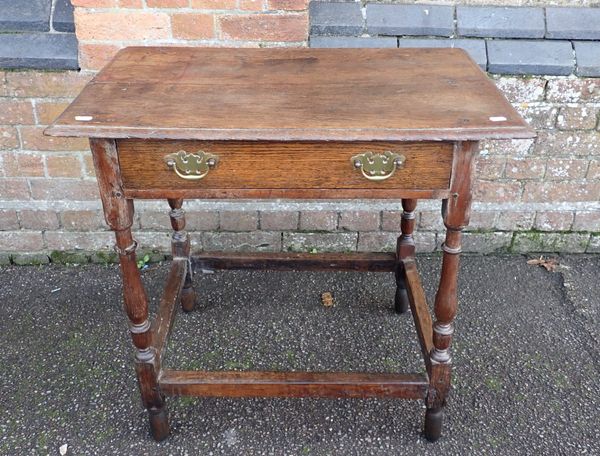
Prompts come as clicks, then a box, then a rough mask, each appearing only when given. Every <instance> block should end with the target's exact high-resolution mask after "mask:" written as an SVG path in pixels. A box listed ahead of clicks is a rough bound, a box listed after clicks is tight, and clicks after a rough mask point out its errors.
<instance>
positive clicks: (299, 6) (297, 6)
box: [269, 0, 308, 11]
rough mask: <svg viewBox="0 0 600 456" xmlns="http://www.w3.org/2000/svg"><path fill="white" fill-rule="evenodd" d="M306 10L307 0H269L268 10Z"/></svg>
mask: <svg viewBox="0 0 600 456" xmlns="http://www.w3.org/2000/svg"><path fill="white" fill-rule="evenodd" d="M307 8H308V0H269V9H270V10H283V11H303V10H305V9H307Z"/></svg>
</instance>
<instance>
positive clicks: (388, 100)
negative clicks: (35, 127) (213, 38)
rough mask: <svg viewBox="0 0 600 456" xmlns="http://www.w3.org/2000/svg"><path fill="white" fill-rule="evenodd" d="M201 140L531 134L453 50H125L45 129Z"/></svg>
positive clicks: (464, 56) (61, 132)
mask: <svg viewBox="0 0 600 456" xmlns="http://www.w3.org/2000/svg"><path fill="white" fill-rule="evenodd" d="M46 133H47V134H50V135H55V136H88V137H107V138H156V139H202V140H229V139H237V140H275V141H277V140H284V141H287V140H298V141H311V140H317V141H330V140H343V141H344V140H347V141H357V140H381V141H388V140H478V139H485V138H529V137H533V136H535V134H534V132H533V130H531V129H530V128H529V127H528V126H527V125H526V124H525V122H524V121H523V119H521V117H520V116H519V114H518V113H517V112H516V111H515V110H514V109H513V107H512V106H511V105H510V104H509V103H508V101H507V100H506V99H505V98H504V96H503V95H502V93H501V92H500V91H499V90H498V89H497V88H496V87H495V85H494V84H493V82H492V81H490V80H489V79H488V77H487V76H486V74H485V73H484V72H482V71H481V70H480V69H479V67H478V66H477V65H476V64H475V63H474V62H473V61H472V60H471V59H470V57H469V56H468V55H467V54H466V53H465V52H464V51H462V50H460V49H299V48H295V49H282V48H280V49H223V48H221V49H207V48H197V47H193V48H192V47H180V48H178V47H166V48H165V47H142V48H140V47H130V48H126V49H124V50H122V51H121V52H119V53H118V54H117V56H116V57H115V59H114V60H113V61H112V62H111V63H110V64H108V65H107V67H106V68H105V69H104V70H103V71H102V72H100V74H98V75H97V76H96V78H94V80H93V81H91V82H90V83H89V84H88V85H87V86H86V87H85V88H84V90H83V92H82V93H81V95H80V96H79V97H78V98H77V99H76V100H75V101H74V102H73V104H71V106H70V107H69V108H68V109H67V110H66V111H65V112H64V113H63V114H62V115H61V116H60V117H59V118H58V120H57V121H56V122H55V123H54V124H53V125H52V126H50V127H49V128H48V129H47V130H46Z"/></svg>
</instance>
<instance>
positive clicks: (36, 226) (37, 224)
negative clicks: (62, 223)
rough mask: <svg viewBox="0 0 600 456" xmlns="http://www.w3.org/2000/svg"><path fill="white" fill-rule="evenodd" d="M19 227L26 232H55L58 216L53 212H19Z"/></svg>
mask: <svg viewBox="0 0 600 456" xmlns="http://www.w3.org/2000/svg"><path fill="white" fill-rule="evenodd" d="M19 220H20V221H21V227H22V228H23V229H26V230H55V229H57V228H58V227H59V223H58V214H57V213H56V212H54V211H35V210H28V209H26V210H22V211H19Z"/></svg>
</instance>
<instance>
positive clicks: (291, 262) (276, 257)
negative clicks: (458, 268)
mask: <svg viewBox="0 0 600 456" xmlns="http://www.w3.org/2000/svg"><path fill="white" fill-rule="evenodd" d="M192 262H193V265H194V267H195V268H201V269H259V270H277V271H327V270H331V271H373V272H392V271H394V270H395V269H396V255H395V254H394V253H363V252H358V253H355V252H352V253H317V254H313V253H291V252H252V253H250V252H248V253H245V252H242V253H237V252H235V253H229V252H205V253H202V254H200V255H194V257H193V258H192Z"/></svg>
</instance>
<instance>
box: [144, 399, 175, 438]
mask: <svg viewBox="0 0 600 456" xmlns="http://www.w3.org/2000/svg"><path fill="white" fill-rule="evenodd" d="M148 416H149V418H150V433H151V434H152V437H153V438H154V440H156V441H157V442H160V441H161V440H164V439H166V438H167V437H168V436H169V430H170V429H169V417H168V414H167V408H166V407H161V408H159V409H157V408H151V409H148Z"/></svg>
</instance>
